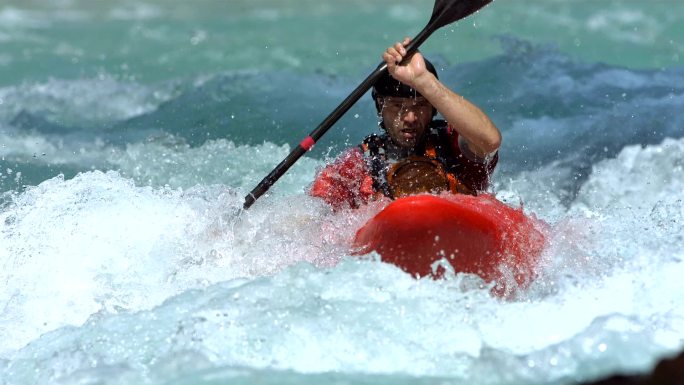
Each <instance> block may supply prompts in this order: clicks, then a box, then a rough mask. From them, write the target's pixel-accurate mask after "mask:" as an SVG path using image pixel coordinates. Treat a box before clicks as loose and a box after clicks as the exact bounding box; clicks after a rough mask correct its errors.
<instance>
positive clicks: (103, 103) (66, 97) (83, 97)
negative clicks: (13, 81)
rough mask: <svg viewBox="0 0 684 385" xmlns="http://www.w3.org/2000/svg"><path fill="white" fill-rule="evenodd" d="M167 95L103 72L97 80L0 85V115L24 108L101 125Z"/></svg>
mask: <svg viewBox="0 0 684 385" xmlns="http://www.w3.org/2000/svg"><path fill="white" fill-rule="evenodd" d="M168 86H169V87H171V85H168ZM170 97H171V95H170V90H168V89H167V88H165V87H164V86H162V87H155V88H151V87H147V86H144V85H141V84H136V83H127V82H120V81H117V80H115V79H113V78H111V77H110V76H108V75H105V74H103V75H101V76H100V77H99V78H98V79H79V80H59V79H51V80H49V81H47V82H45V83H37V84H23V85H19V86H10V87H4V88H0V99H3V100H4V101H5V103H3V104H2V105H0V118H3V119H4V120H11V119H12V118H13V117H14V116H15V115H16V114H18V113H19V112H20V111H28V112H36V113H40V115H41V116H43V117H45V118H48V119H52V120H53V121H59V122H61V123H63V124H67V125H68V124H73V125H84V124H86V125H88V124H102V123H106V122H113V121H118V120H122V119H126V118H131V117H133V116H137V115H141V114H144V113H147V112H150V111H153V110H154V109H156V108H157V107H158V106H159V104H161V103H162V102H164V101H166V100H168V99H169V98H170Z"/></svg>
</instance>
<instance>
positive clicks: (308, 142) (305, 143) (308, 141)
mask: <svg viewBox="0 0 684 385" xmlns="http://www.w3.org/2000/svg"><path fill="white" fill-rule="evenodd" d="M314 144H316V141H315V140H313V138H312V137H310V136H307V137H306V138H304V139H302V141H301V142H299V145H300V146H302V148H303V149H304V150H306V151H309V150H311V147H313V146H314Z"/></svg>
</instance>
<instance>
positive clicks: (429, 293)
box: [0, 0, 684, 385]
mask: <svg viewBox="0 0 684 385" xmlns="http://www.w3.org/2000/svg"><path fill="white" fill-rule="evenodd" d="M430 7H431V4H428V3H427V2H393V3H392V4H390V3H389V2H385V1H380V2H377V3H370V4H369V3H367V2H366V3H362V2H355V1H348V2H340V3H339V4H338V3H333V2H325V1H324V2H316V3H314V2H308V1H304V0H301V1H294V0H292V1H283V2H280V3H279V2H275V1H263V2H259V4H258V5H255V4H252V3H250V2H247V1H236V2H234V3H233V4H231V5H230V6H227V5H225V4H224V3H221V2H211V1H210V2H207V3H206V4H204V6H196V7H189V6H183V5H175V6H169V5H168V4H164V3H163V2H161V1H145V2H127V1H121V2H118V3H116V4H113V5H92V4H89V3H87V2H83V1H75V0H74V1H64V2H57V3H55V4H49V5H48V4H33V5H30V6H29V5H23V4H22V3H21V2H18V1H17V2H14V1H10V2H9V3H8V4H7V5H0V21H2V23H1V25H0V45H2V46H3V49H2V53H0V68H2V71H0V73H1V74H0V187H1V190H0V282H1V283H2V284H1V285H0V384H12V385H14V384H81V383H86V384H91V383H98V384H131V383H139V384H171V383H188V384H218V383H226V382H230V383H235V384H241V383H244V384H251V383H255V382H259V383H264V384H276V383H277V384H289V383H292V384H295V383H296V384H309V383H311V384H313V383H331V384H337V383H339V384H342V383H361V384H390V383H391V384H403V383H406V384H409V383H411V384H415V383H418V384H445V383H446V384H473V383H476V384H571V383H574V382H575V381H587V380H594V379H598V378H601V377H603V376H606V375H609V374H611V373H616V372H627V373H643V372H647V371H649V370H651V369H652V367H653V365H654V364H655V363H656V362H657V361H658V360H660V359H661V358H664V357H668V356H671V355H673V354H676V353H678V352H680V351H681V350H682V349H683V348H684V310H683V309H684V306H682V300H681V293H682V292H683V291H684V282H683V281H682V279H681V277H682V275H684V263H683V262H682V259H683V258H684V251H683V250H684V248H682V245H684V204H683V202H682V200H684V118H683V117H682V115H681V110H682V106H683V105H684V67H682V66H681V64H679V55H680V54H681V52H683V51H684V46H683V45H682V41H684V40H682V39H681V37H682V35H683V34H684V31H683V30H681V27H679V26H681V25H684V24H682V23H681V19H682V16H681V15H684V12H676V11H671V8H672V7H675V8H676V7H679V8H681V5H678V4H676V3H675V4H673V3H672V2H665V1H663V2H656V4H655V5H654V6H653V7H650V8H648V7H646V6H645V5H640V3H638V2H631V1H625V2H617V1H607V2H605V4H604V5H602V6H600V7H599V6H597V5H592V4H590V3H588V2H587V3H582V4H580V5H577V4H575V2H571V1H561V0H554V1H549V2H541V1H531V2H530V4H529V5H528V8H526V9H524V10H522V9H520V7H518V6H514V5H511V3H506V2H503V1H500V2H498V3H497V2H495V3H494V4H493V5H491V6H489V7H488V8H485V9H484V10H483V11H481V12H480V13H478V14H477V15H474V16H473V17H472V18H469V19H467V21H466V22H464V23H463V24H461V25H459V26H454V27H453V29H450V28H447V29H446V31H444V32H440V33H437V34H435V36H434V37H432V38H431V40H430V42H429V43H428V44H427V45H426V47H425V48H424V49H423V51H424V53H425V54H426V56H428V57H429V58H430V59H431V60H432V61H433V62H434V63H435V64H436V65H437V67H438V71H439V75H440V78H441V79H442V80H443V81H444V82H445V83H446V84H447V85H449V86H450V87H452V88H454V89H456V90H457V91H458V92H460V93H461V94H463V95H466V96H467V97H468V98H469V99H470V100H472V101H474V102H475V103H476V104H478V105H479V106H480V107H482V108H483V109H484V110H485V111H487V112H488V114H490V116H491V117H492V119H493V120H494V121H495V123H496V124H497V125H498V126H499V127H500V128H501V130H502V132H503V146H502V148H501V152H500V158H501V160H500V164H499V166H498V169H497V171H496V173H495V175H494V180H493V182H494V183H493V188H492V191H493V192H494V193H495V194H496V196H497V197H498V198H499V199H501V200H502V201H504V202H506V203H508V204H510V205H512V206H514V207H520V206H522V207H523V209H524V210H525V212H526V213H528V214H530V215H534V216H536V217H537V218H540V219H541V220H544V221H546V222H547V223H548V224H549V230H548V231H549V233H548V240H549V242H548V245H547V247H546V249H545V250H544V253H543V255H542V263H541V265H540V266H539V277H538V279H537V280H536V281H535V282H534V284H533V285H532V287H531V288H529V289H528V290H526V291H525V292H523V293H521V294H520V295H519V297H518V298H516V299H515V300H512V301H505V300H502V299H499V298H496V297H492V296H491V295H490V294H489V287H488V286H487V285H486V284H485V283H483V282H482V281H481V280H480V279H478V278H477V277H475V276H469V275H455V276H454V275H451V276H447V277H446V279H444V280H440V281H435V280H432V279H429V278H425V279H420V280H416V279H414V278H412V277H411V276H409V275H407V274H405V273H404V272H402V271H401V270H399V269H398V268H396V267H393V266H391V265H388V264H384V263H382V262H381V261H379V260H378V257H377V255H368V256H365V257H362V258H359V257H358V256H350V255H349V243H350V241H351V239H352V238H353V236H354V233H355V231H356V229H358V228H359V227H361V226H362V225H363V223H365V221H366V220H367V219H369V218H370V217H371V216H372V215H373V214H374V212H376V211H377V210H378V207H377V205H374V204H371V205H370V206H368V207H364V208H361V209H360V210H357V211H345V212H338V213H335V212H332V211H331V209H330V208H329V207H327V206H326V205H325V204H324V203H322V202H321V201H318V200H316V199H314V198H311V197H309V196H308V195H307V194H306V191H307V190H308V188H309V186H310V184H311V181H312V180H313V178H314V176H315V174H316V172H317V170H319V169H320V168H321V167H322V166H323V165H325V164H326V162H328V161H330V159H332V158H333V157H334V156H336V155H337V154H338V153H339V152H340V151H341V150H342V149H343V148H345V147H347V146H351V145H354V144H355V143H357V142H358V141H359V140H360V139H361V138H363V137H364V136H365V135H367V134H368V133H370V132H376V131H377V124H376V123H377V121H376V116H375V113H374V108H373V106H372V101H371V100H370V98H369V97H368V96H366V97H364V98H363V99H362V100H361V101H359V103H358V104H357V106H355V107H354V108H353V109H352V110H351V111H350V112H349V113H348V114H347V115H346V116H345V117H344V118H343V119H342V120H341V121H340V123H338V125H337V126H336V127H335V128H334V129H333V130H332V131H331V132H330V134H328V135H326V137H325V139H324V140H323V141H321V143H319V144H318V145H317V146H316V147H315V149H314V150H313V151H312V152H311V153H309V154H308V155H307V156H306V157H304V158H303V159H302V160H300V161H299V162H298V163H297V164H296V165H295V166H294V167H293V169H292V170H291V171H289V172H288V173H287V174H286V175H285V176H284V177H283V179H281V180H280V181H279V182H278V183H277V184H276V185H275V186H274V188H273V190H272V191H270V192H269V194H268V195H267V196H264V197H262V198H261V199H260V200H259V201H258V202H257V203H256V204H255V205H254V206H253V207H252V208H251V209H250V210H248V211H243V210H241V207H242V203H243V199H244V196H245V195H246V193H247V192H248V191H249V190H250V189H251V188H253V187H254V186H255V185H256V183H258V182H259V181H260V180H261V178H263V177H264V176H265V175H266V174H267V173H268V172H269V171H270V170H271V169H272V168H273V167H274V166H275V165H276V164H277V163H278V162H279V161H280V160H282V159H283V158H284V157H285V156H286V155H287V154H288V153H289V150H290V149H291V146H292V145H294V144H296V143H297V142H298V141H299V139H301V137H302V136H305V135H306V134H307V133H308V132H309V131H310V130H311V129H312V128H314V127H315V126H316V125H317V124H318V123H319V122H320V120H321V119H322V118H324V117H325V116H326V115H327V113H329V112H330V111H331V110H332V108H334V107H335V106H336V105H337V104H338V103H339V102H340V101H341V100H342V99H343V98H344V97H345V96H346V95H347V94H348V93H349V92H350V91H351V90H352V89H353V88H354V87H355V86H356V85H357V84H358V82H359V81H360V80H362V79H363V77H364V76H365V75H367V73H369V72H370V70H371V69H372V68H374V66H375V64H377V61H378V60H379V56H378V55H377V54H376V52H377V51H378V50H381V49H382V48H383V47H384V46H385V45H386V44H387V42H391V41H393V40H392V39H394V35H395V34H396V35H399V36H398V37H401V36H403V35H405V34H412V33H415V32H417V28H419V27H420V26H422V24H423V23H424V22H425V20H426V19H427V16H429V15H428V13H429V8H430ZM425 8H427V10H425ZM523 19H524V21H523ZM333 21H334V22H333ZM307 23H310V24H307ZM373 23H376V24H382V23H384V24H386V25H390V27H389V29H388V30H387V31H383V32H382V33H380V34H377V31H376V30H375V27H372V25H371V24H373ZM331 24H335V25H334V26H333V25H331ZM340 25H341V26H342V28H341V29H343V30H345V31H347V32H346V34H345V33H341V32H338V29H340ZM355 27H358V28H355ZM559 28H561V29H559ZM307 29H316V30H317V31H318V32H320V33H317V34H316V35H315V36H313V34H310V33H308V34H307V33H305V32H306V30H307ZM551 31H553V32H554V34H553V35H551ZM238 33H239V34H240V35H239V36H242V38H241V39H237V38H235V37H234V36H237V35H236V34H238ZM279 34H282V36H281V35H279ZM374 34H377V35H374ZM386 35H387V36H386ZM374 36H378V37H377V39H375V38H374ZM541 36H552V38H547V39H545V38H541ZM295 37H296V38H295ZM352 40H354V41H358V42H359V43H358V44H352V43H351V41H352ZM371 40H375V41H373V42H371ZM337 41H345V43H340V44H335V42H337ZM578 41H579V44H578ZM134 42H137V43H134ZM226 42H232V44H233V46H232V48H228V47H227V43H226ZM228 52H233V54H231V55H229V54H228ZM41 63H42V64H41ZM45 63H47V64H45Z"/></svg>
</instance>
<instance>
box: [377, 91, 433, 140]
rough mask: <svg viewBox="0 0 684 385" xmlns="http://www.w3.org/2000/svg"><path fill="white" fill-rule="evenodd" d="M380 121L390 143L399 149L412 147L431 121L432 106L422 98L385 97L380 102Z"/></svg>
mask: <svg viewBox="0 0 684 385" xmlns="http://www.w3.org/2000/svg"><path fill="white" fill-rule="evenodd" d="M381 105H382V120H383V122H384V123H385V128H386V129H387V133H388V134H389V136H390V138H392V141H393V142H394V143H396V144H398V145H399V146H401V147H406V148H410V147H414V146H415V145H416V144H418V142H419V141H420V139H421V138H422V137H423V134H424V133H425V131H426V129H427V127H428V125H429V124H430V121H431V120H432V105H431V104H430V103H429V102H428V101H427V99H425V98H423V97H418V98H400V97H396V96H386V97H383V98H382V100H381Z"/></svg>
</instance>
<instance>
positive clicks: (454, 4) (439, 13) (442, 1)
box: [428, 0, 493, 31]
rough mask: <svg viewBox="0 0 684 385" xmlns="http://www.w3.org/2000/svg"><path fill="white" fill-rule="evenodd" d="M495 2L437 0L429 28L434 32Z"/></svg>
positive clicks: (488, 0)
mask: <svg viewBox="0 0 684 385" xmlns="http://www.w3.org/2000/svg"><path fill="white" fill-rule="evenodd" d="M492 1H493V0H436V1H435V7H434V8H433V9H432V17H431V18H430V21H429V22H428V26H430V27H431V29H432V30H433V31H434V30H436V29H438V28H441V27H443V26H445V25H447V24H451V23H453V22H454V21H457V20H461V19H463V18H464V17H466V16H468V15H470V14H472V13H475V12H477V11H478V10H480V9H481V8H482V7H484V6H485V5H487V4H489V3H491V2H492Z"/></svg>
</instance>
